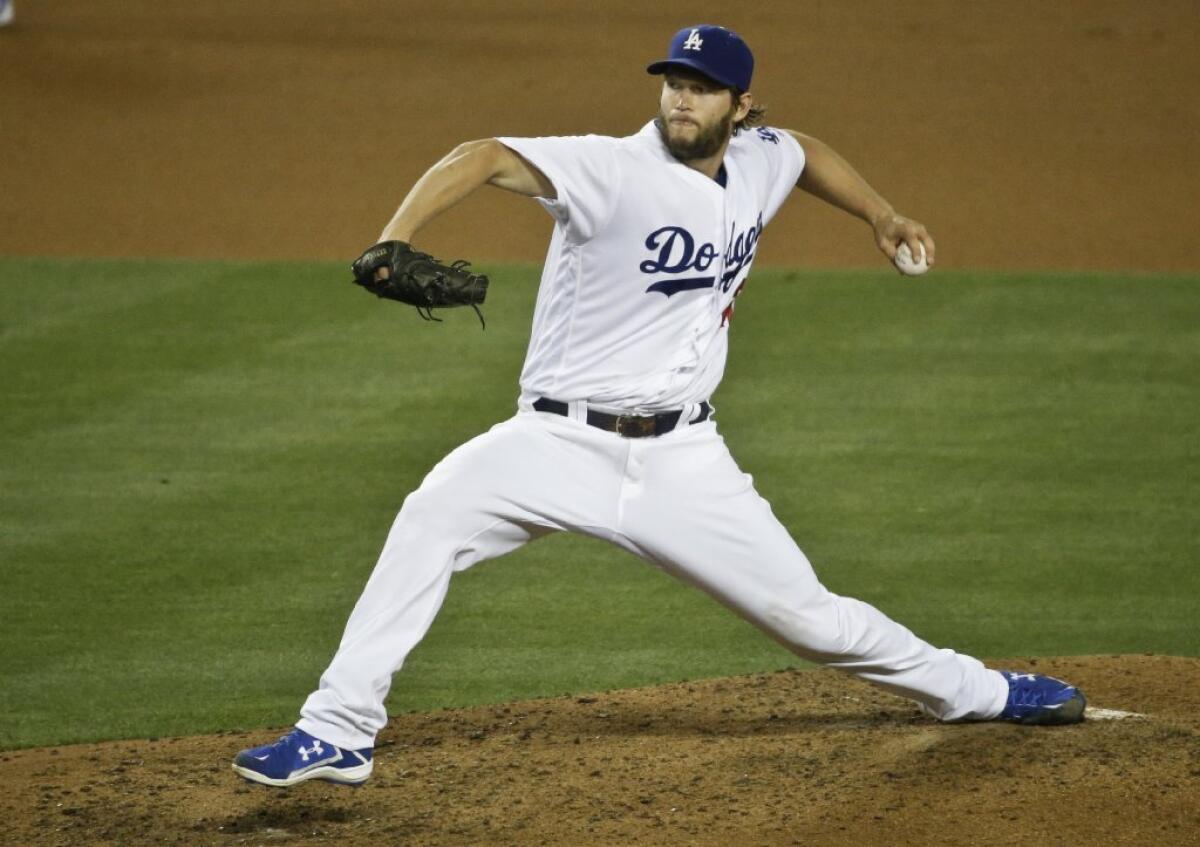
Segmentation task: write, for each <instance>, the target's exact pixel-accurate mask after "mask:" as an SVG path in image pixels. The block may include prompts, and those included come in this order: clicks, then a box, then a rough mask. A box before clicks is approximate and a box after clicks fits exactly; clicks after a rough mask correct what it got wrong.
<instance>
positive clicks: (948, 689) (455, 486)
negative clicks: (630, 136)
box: [297, 411, 1008, 749]
mask: <svg viewBox="0 0 1200 847" xmlns="http://www.w3.org/2000/svg"><path fill="white" fill-rule="evenodd" d="M560 530H565V531H570V532H580V533H584V534H587V535H592V536H596V537H598V538H603V539H605V540H607V541H611V542H612V543H614V544H616V545H618V546H619V547H623V548H624V549H626V550H629V551H630V552H632V553H635V554H637V555H638V556H640V557H642V558H643V559H645V560H646V561H648V562H650V563H652V564H654V565H657V566H659V567H661V568H663V569H664V570H665V571H667V572H668V573H670V574H673V575H674V576H676V577H678V578H680V579H682V580H683V581H685V582H687V583H690V584H692V585H695V586H697V587H699V588H701V589H703V590H704V591H706V592H708V593H709V594H710V595H712V596H713V597H714V598H715V599H717V600H718V601H720V602H721V603H723V604H724V605H726V606H728V607H729V608H730V609H732V610H733V611H735V612H737V613H738V614H739V615H741V616H742V617H744V618H746V619H747V620H749V621H751V622H752V623H754V624H755V625H757V626H758V627H760V628H761V629H763V630H764V631H766V632H767V633H768V634H770V635H771V636H773V637H774V638H776V639H777V640H778V641H780V642H781V643H782V644H783V645H784V646H786V647H788V648H789V649H790V650H792V652H794V653H795V654H796V655H798V656H800V657H802V658H804V659H807V660H810V661H813V662H819V663H821V664H824V665H828V666H830V667H834V668H839V669H841V670H844V671H848V672H850V673H852V674H854V675H855V676H858V677H860V678H862V679H866V680H869V681H871V682H873V683H877V684H878V685H880V686H882V687H883V688H885V689H886V690H888V691H891V692H893V693H895V694H899V695H901V696H903V697H908V698H910V699H912V700H915V701H917V703H918V704H920V705H921V706H922V707H923V708H924V709H925V711H927V712H928V713H930V714H932V715H934V716H936V717H938V718H940V719H942V720H986V719H990V718H994V717H996V716H997V715H999V713H1000V711H1001V709H1002V708H1003V707H1004V704H1005V701H1006V698H1007V693H1008V686H1007V683H1006V682H1005V680H1004V678H1003V677H1002V676H1001V675H1000V674H999V673H997V672H996V671H991V670H988V669H987V668H985V667H984V666H983V665H982V664H981V663H980V662H979V661H978V660H977V659H974V658H971V657H969V656H964V655H961V654H958V653H955V652H954V651H952V650H939V649H936V648H934V647H933V646H931V645H930V644H927V643H926V642H924V641H922V640H921V639H919V638H917V637H916V636H915V635H913V633H912V632H910V631H909V630H907V629H905V628H904V627H902V626H900V625H899V624H897V623H895V622H894V621H892V620H891V619H889V618H888V617H886V616H885V615H883V614H882V613H881V612H879V611H878V610H876V609H875V608H873V607H872V606H869V605H867V604H866V603H863V602H860V601H858V600H853V599H850V598H846V597H839V596H837V595H836V594H832V593H830V592H829V591H827V590H826V589H825V588H824V587H823V586H822V585H821V584H820V582H818V581H817V577H816V574H814V573H813V569H812V566H811V565H810V564H809V562H808V559H807V558H806V557H805V556H804V554H803V553H802V552H801V551H800V549H799V548H798V547H797V546H796V543H795V542H794V541H793V540H792V538H791V536H790V535H788V532H787V530H786V529H784V527H783V526H782V525H781V524H780V523H779V521H778V520H776V518H775V516H774V514H772V512H771V507H770V506H769V505H768V503H767V502H766V501H765V500H764V499H763V498H762V497H760V496H759V495H758V493H757V492H756V491H755V490H754V485H753V480H752V479H751V477H750V476H749V475H747V474H745V473H742V471H741V470H739V468H738V467H737V465H736V464H735V462H734V460H733V457H732V456H731V455H730V454H729V450H728V449H727V448H726V446H725V441H724V439H723V438H722V437H721V435H720V434H719V433H718V432H717V427H716V423H715V422H713V421H707V422H704V423H701V424H697V425H693V426H686V425H684V426H682V427H681V428H679V429H676V430H675V431H674V432H671V433H668V434H666V435H663V436H660V437H657V438H638V439H628V438H623V437H621V436H619V435H616V434H613V433H608V432H604V431H602V430H599V429H596V428H595V427H591V426H588V425H587V424H585V423H582V422H581V421H579V420H573V419H570V418H567V417H561V416H558V415H553V414H549V413H542V412H532V411H521V412H519V413H518V414H517V415H516V416H515V417H513V418H510V419H509V420H507V421H505V422H503V423H500V424H497V425H496V426H495V427H493V428H492V429H491V430H489V431H488V432H486V433H484V434H483V435H480V436H478V437H477V438H474V439H472V440H471V441H469V442H467V443H466V444H464V445H462V446H461V447H459V448H458V449H456V450H454V451H453V452H452V453H450V455H448V456H447V457H446V458H445V459H443V460H442V461H441V462H440V463H439V464H438V465H437V466H436V467H435V468H434V469H433V470H432V471H431V472H430V473H429V475H428V476H427V477H426V478H425V481H424V482H423V483H422V484H421V487H420V488H419V489H417V490H416V491H414V492H413V493H412V494H410V495H409V496H408V498H407V499H406V500H405V501H404V506H403V508H402V509H401V510H400V514H399V515H398V516H397V517H396V521H395V523H394V524H393V525H392V530H391V533H390V534H389V536H388V539H387V542H386V544H385V545H384V548H383V552H382V553H381V554H380V557H379V562H378V564H376V566H375V570H374V572H373V573H372V574H371V578H370V580H369V581H368V582H367V585H366V587H365V588H364V590H363V593H362V596H361V597H360V598H359V600H358V603H357V605H356V606H355V607H354V611H353V613H352V614H351V615H350V619H349V621H348V622H347V624H346V630H345V634H344V635H343V637H342V642H341V645H340V647H339V648H338V651H337V654H336V655H335V656H334V658H333V661H332V662H331V663H330V665H329V667H328V669H327V670H326V671H325V673H324V674H323V675H322V676H321V683H320V688H319V689H318V690H317V691H315V692H313V694H312V695H310V696H309V698H308V700H307V702H305V704H304V707H303V708H302V709H301V719H300V721H299V722H298V723H297V726H299V727H300V728H301V729H303V730H304V731H305V732H308V733H311V734H312V735H314V736H316V737H317V738H320V739H323V740H324V741H327V742H329V743H332V744H336V745H337V746H339V747H346V748H350V749H360V748H363V747H370V746H372V744H373V743H374V740H375V736H376V734H377V733H378V732H379V731H380V730H381V729H382V728H383V726H384V724H385V723H386V722H387V712H386V710H385V708H384V699H385V698H386V697H387V693H388V689H389V687H390V686H391V681H392V675H393V674H395V673H396V671H398V670H399V669H400V667H401V665H402V664H403V663H404V659H405V657H406V656H407V655H408V653H409V652H410V651H411V650H412V649H413V647H415V646H416V645H417V643H418V642H419V641H420V640H421V638H422V637H424V635H425V633H426V631H427V630H428V629H429V627H430V625H431V624H432V623H433V619H434V616H435V615H436V614H437V612H438V609H439V608H440V607H441V605H442V602H443V600H444V599H445V596H446V590H447V588H448V587H449V583H450V576H451V574H452V573H453V572H455V571H461V570H465V569H467V568H469V567H471V565H474V564H475V563H477V562H482V561H484V560H486V559H491V558H495V557H496V556H500V555H503V554H504V553H508V552H510V551H512V550H514V549H516V548H517V547H519V546H521V545H522V544H524V543H525V542H527V541H529V540H531V539H533V538H535V537H538V536H540V535H544V534H547V533H550V532H554V531H560Z"/></svg>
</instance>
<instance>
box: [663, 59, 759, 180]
mask: <svg viewBox="0 0 1200 847" xmlns="http://www.w3.org/2000/svg"><path fill="white" fill-rule="evenodd" d="M738 107H739V102H738V100H737V99H735V98H734V97H733V96H732V93H731V92H730V90H729V89H728V88H726V87H724V86H722V85H719V84H718V83H716V82H713V81H712V80H710V79H708V78H707V77H704V76H700V75H698V74H693V73H688V72H687V71H686V70H684V69H672V70H670V71H668V72H667V73H666V74H665V75H664V76H663V87H662V95H661V97H660V99H659V109H658V116H657V117H656V118H655V119H654V124H655V126H657V127H658V133H659V135H660V136H661V137H662V140H663V144H664V145H666V148H667V149H668V150H669V151H670V152H671V155H672V156H674V157H675V158H676V159H679V160H680V161H683V162H689V161H694V160H697V159H708V158H711V157H713V156H715V155H717V154H718V153H720V152H721V148H722V147H723V146H724V145H725V143H726V142H728V141H729V138H730V136H732V135H733V124H734V119H735V117H736V116H737V111H738Z"/></svg>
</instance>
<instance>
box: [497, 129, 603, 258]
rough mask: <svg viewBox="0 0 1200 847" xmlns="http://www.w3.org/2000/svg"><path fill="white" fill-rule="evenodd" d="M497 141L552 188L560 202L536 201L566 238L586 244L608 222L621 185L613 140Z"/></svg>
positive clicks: (545, 139) (591, 138)
mask: <svg viewBox="0 0 1200 847" xmlns="http://www.w3.org/2000/svg"><path fill="white" fill-rule="evenodd" d="M496 140H497V141H499V142H500V143H501V144H503V145H504V146H505V147H508V148H509V149H511V150H515V151H516V152H517V153H519V154H520V155H521V156H522V157H523V158H525V159H526V160H528V161H529V162H530V163H531V164H533V166H534V167H536V168H537V169H538V170H540V171H541V172H542V173H543V174H545V175H546V178H547V179H548V180H550V182H551V183H552V184H553V185H554V191H555V194H556V195H557V196H556V198H555V199H553V200H547V199H545V198H538V202H539V203H541V204H542V206H543V207H544V208H545V209H546V210H547V211H548V212H549V213H550V214H551V215H553V216H554V218H555V220H557V221H558V222H559V224H560V225H561V226H562V227H563V228H564V230H565V231H566V233H567V235H568V237H570V238H572V239H573V240H575V241H578V242H582V241H587V240H588V239H590V238H591V237H592V236H594V235H595V234H596V233H597V232H599V231H600V229H601V228H603V227H604V225H605V224H607V223H608V220H609V218H610V217H611V216H612V213H613V210H614V209H615V208H616V205H617V196H616V195H617V192H618V191H619V187H620V180H619V179H618V178H617V158H616V152H615V149H614V141H615V139H612V138H607V137H605V136H600V135H583V136H561V137H549V138H509V137H501V138H497V139H496Z"/></svg>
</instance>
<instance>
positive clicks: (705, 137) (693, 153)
mask: <svg viewBox="0 0 1200 847" xmlns="http://www.w3.org/2000/svg"><path fill="white" fill-rule="evenodd" d="M736 111H737V107H736V106H735V107H733V108H731V109H730V110H729V111H728V112H726V113H725V114H724V115H721V116H720V117H719V118H717V119H716V120H715V121H714V122H713V123H710V124H709V125H708V126H701V125H700V124H699V123H695V122H692V121H691V119H687V120H676V121H672V120H671V119H670V118H668V117H667V116H666V115H663V114H661V113H660V114H659V116H658V117H657V118H656V119H655V121H654V125H655V126H657V127H658V134H659V135H660V136H662V140H663V144H665V145H666V146H667V150H669V151H670V153H671V155H672V156H674V157H675V158H676V159H679V160H680V161H681V162H687V161H691V160H693V159H707V158H709V157H710V156H715V155H717V153H719V152H720V150H721V146H722V145H723V144H724V143H725V142H726V141H728V140H729V138H730V136H731V135H733V116H734V113H735V112H736Z"/></svg>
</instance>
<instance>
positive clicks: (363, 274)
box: [350, 241, 488, 327]
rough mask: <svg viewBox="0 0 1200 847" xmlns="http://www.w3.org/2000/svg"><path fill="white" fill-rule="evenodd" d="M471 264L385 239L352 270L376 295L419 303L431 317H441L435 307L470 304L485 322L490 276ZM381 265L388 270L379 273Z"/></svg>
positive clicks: (425, 315) (422, 312) (421, 310)
mask: <svg viewBox="0 0 1200 847" xmlns="http://www.w3.org/2000/svg"><path fill="white" fill-rule="evenodd" d="M468 267H469V263H468V262H465V261H463V260H462V259H459V260H458V261H456V262H452V263H451V264H449V265H446V264H443V263H442V262H440V261H438V260H437V259H435V258H433V257H432V256H430V255H429V254H428V253H421V252H419V251H417V250H414V249H413V248H412V247H411V246H410V245H408V244H406V243H405V242H403V241H384V242H382V243H380V244H376V245H375V246H374V247H372V248H370V249H369V250H367V251H366V252H365V253H363V254H362V255H361V256H359V257H358V258H357V259H355V260H354V262H353V263H351V265H350V270H351V271H352V272H353V273H354V282H355V283H357V284H358V285H361V286H362V287H363V288H365V289H367V291H370V292H371V293H372V294H374V295H375V296H376V297H386V298H387V299H388V300H399V301H400V302H401V303H407V304H408V305H410V306H415V307H416V309H417V314H419V315H420V316H421V317H422V318H424V319H425V320H427V321H430V320H432V321H437V320H441V318H435V317H434V316H433V310H434V309H446V308H450V307H451V306H470V307H471V308H472V309H474V310H475V314H477V315H479V322H480V323H481V324H482V323H483V313H482V312H480V311H479V304H480V303H482V302H483V300H484V298H485V297H486V296H487V287H488V278H487V277H486V276H484V275H483V274H473V273H471V272H470V271H468V270H467V268H468ZM381 268H386V269H387V272H386V274H381V273H379V270H380V269H381ZM484 326H485V327H486V324H484Z"/></svg>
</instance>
